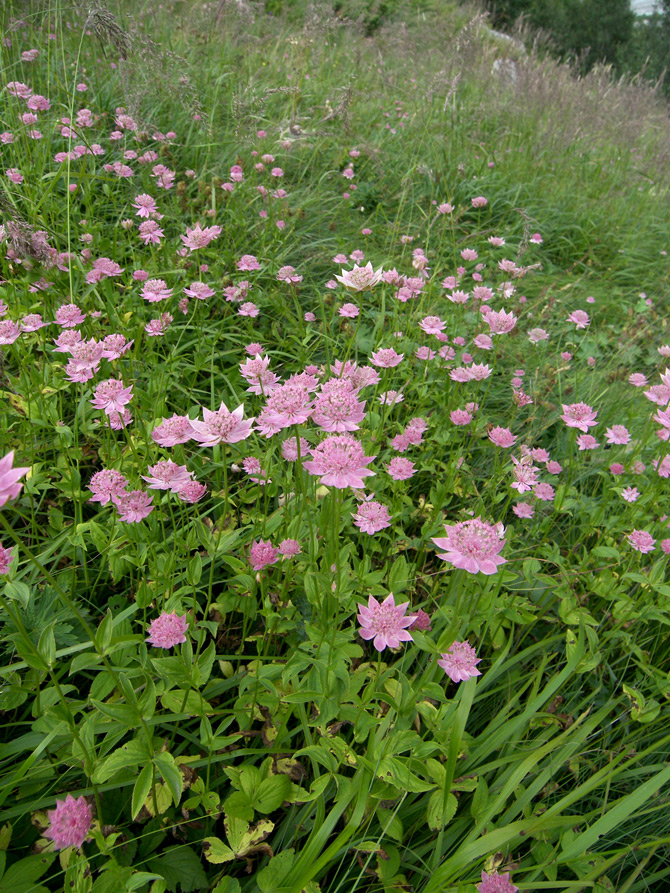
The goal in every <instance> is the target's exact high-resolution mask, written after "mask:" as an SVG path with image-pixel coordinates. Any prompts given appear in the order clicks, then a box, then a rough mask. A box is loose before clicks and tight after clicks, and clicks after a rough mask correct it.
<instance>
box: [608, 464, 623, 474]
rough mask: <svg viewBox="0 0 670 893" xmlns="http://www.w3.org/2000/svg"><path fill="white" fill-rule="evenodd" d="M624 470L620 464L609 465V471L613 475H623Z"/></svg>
mask: <svg viewBox="0 0 670 893" xmlns="http://www.w3.org/2000/svg"><path fill="white" fill-rule="evenodd" d="M625 470H626V469H625V468H624V467H623V465H622V464H621V462H612V464H611V465H610V471H611V473H612V474H614V475H617V476H618V475H620V474H623V473H624V471H625Z"/></svg>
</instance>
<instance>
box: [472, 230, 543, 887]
mask: <svg viewBox="0 0 670 893" xmlns="http://www.w3.org/2000/svg"><path fill="white" fill-rule="evenodd" d="M535 235H536V236H537V235H539V233H536V234H535ZM533 238H534V237H533V236H531V241H532V240H533ZM535 241H536V242H541V241H542V237H541V236H540V238H539V239H535ZM518 889H519V888H518V887H515V886H514V884H513V883H512V882H511V881H510V879H509V871H506V872H505V873H504V874H498V872H497V871H494V872H492V873H491V874H487V873H486V872H485V871H482V880H481V883H479V884H477V893H517V891H518Z"/></svg>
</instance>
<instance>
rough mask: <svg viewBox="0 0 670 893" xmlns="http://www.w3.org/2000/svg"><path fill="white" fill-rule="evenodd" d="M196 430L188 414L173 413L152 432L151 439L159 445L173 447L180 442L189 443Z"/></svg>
mask: <svg viewBox="0 0 670 893" xmlns="http://www.w3.org/2000/svg"><path fill="white" fill-rule="evenodd" d="M193 435H194V430H193V428H192V426H191V420H190V419H189V418H188V416H182V415H176V414H175V415H173V416H172V417H171V418H169V419H163V421H162V423H161V424H160V425H157V426H156V427H155V428H154V430H153V431H152V432H151V439H152V440H153V441H154V443H157V444H158V446H162V447H173V446H176V445H177V444H178V443H188V442H189V440H193Z"/></svg>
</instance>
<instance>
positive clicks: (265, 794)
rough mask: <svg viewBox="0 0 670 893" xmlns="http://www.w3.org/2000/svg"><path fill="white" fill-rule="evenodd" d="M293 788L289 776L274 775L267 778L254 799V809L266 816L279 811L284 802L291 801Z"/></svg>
mask: <svg viewBox="0 0 670 893" xmlns="http://www.w3.org/2000/svg"><path fill="white" fill-rule="evenodd" d="M292 787H293V786H292V784H291V779H290V778H289V777H288V775H274V776H271V777H270V778H266V779H265V781H263V782H262V783H261V786H260V789H259V791H258V793H257V795H256V797H255V798H254V801H253V806H254V809H257V810H258V812H263V813H265V814H267V813H269V812H274V810H275V809H279V807H280V806H281V805H282V803H283V802H284V800H290V799H291V790H292Z"/></svg>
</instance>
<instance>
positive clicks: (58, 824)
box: [44, 794, 93, 850]
mask: <svg viewBox="0 0 670 893" xmlns="http://www.w3.org/2000/svg"><path fill="white" fill-rule="evenodd" d="M47 818H48V819H49V827H48V828H47V830H46V831H45V832H44V836H45V837H48V838H49V840H53V842H54V849H55V850H64V849H66V848H67V847H71V846H74V847H80V846H81V845H82V844H83V843H84V841H85V840H86V838H87V837H88V832H89V831H90V830H91V824H92V822H93V814H92V812H91V807H90V806H89V805H88V802H87V801H86V798H85V797H77V798H76V799H75V798H74V797H73V796H72V794H68V795H67V797H66V798H65V800H56V808H55V809H50V810H49V811H48V812H47Z"/></svg>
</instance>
